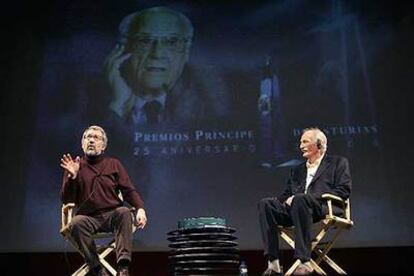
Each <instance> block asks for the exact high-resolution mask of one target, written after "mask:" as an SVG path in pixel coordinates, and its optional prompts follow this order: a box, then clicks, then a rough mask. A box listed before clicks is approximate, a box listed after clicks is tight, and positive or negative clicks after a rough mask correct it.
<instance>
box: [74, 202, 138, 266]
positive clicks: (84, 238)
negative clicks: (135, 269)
mask: <svg viewBox="0 0 414 276" xmlns="http://www.w3.org/2000/svg"><path fill="white" fill-rule="evenodd" d="M69 227H70V228H69V229H70V234H71V236H72V238H73V240H74V241H75V242H76V244H77V245H78V248H79V250H80V251H81V252H82V253H83V256H84V258H85V261H86V263H87V264H88V265H89V267H91V268H93V267H96V266H97V265H98V264H99V258H98V254H97V252H96V245H95V241H94V239H93V238H92V236H93V235H94V234H95V233H97V232H113V233H114V237H115V244H116V249H115V251H116V258H117V262H118V263H119V261H120V260H128V261H131V253H132V239H133V236H132V216H131V211H130V210H129V209H128V208H127V207H118V208H116V209H114V210H110V211H105V212H103V213H100V214H98V215H94V216H85V215H76V216H74V217H73V219H72V221H71V223H70V226H69Z"/></svg>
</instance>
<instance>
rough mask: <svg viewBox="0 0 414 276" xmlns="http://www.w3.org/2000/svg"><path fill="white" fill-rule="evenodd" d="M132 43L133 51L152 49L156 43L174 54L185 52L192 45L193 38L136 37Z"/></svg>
mask: <svg viewBox="0 0 414 276" xmlns="http://www.w3.org/2000/svg"><path fill="white" fill-rule="evenodd" d="M131 41H132V43H131V46H132V47H131V48H132V50H133V51H141V50H148V49H151V48H152V47H153V46H154V45H155V43H159V44H161V46H162V47H164V48H165V49H168V50H170V51H174V52H180V53H182V52H184V51H185V50H186V48H187V47H188V46H189V44H190V43H191V38H188V37H179V36H162V37H155V36H136V37H134V38H133V39H132V40H131Z"/></svg>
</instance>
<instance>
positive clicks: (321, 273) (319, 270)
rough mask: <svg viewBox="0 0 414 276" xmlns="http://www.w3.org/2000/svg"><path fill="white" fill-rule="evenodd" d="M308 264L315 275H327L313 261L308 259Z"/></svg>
mask: <svg viewBox="0 0 414 276" xmlns="http://www.w3.org/2000/svg"><path fill="white" fill-rule="evenodd" d="M310 263H311V266H312V268H313V269H314V270H315V272H316V273H318V274H319V275H328V274H326V272H325V271H324V270H323V269H322V268H321V267H320V266H319V265H318V264H317V263H316V262H315V261H314V260H312V259H310Z"/></svg>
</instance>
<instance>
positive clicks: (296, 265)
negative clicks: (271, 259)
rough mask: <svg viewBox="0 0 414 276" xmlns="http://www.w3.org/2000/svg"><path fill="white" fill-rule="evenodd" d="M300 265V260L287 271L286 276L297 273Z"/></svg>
mask: <svg viewBox="0 0 414 276" xmlns="http://www.w3.org/2000/svg"><path fill="white" fill-rule="evenodd" d="M299 265H300V260H296V261H295V262H294V263H293V265H292V266H291V267H290V268H289V270H288V271H286V273H285V276H290V275H292V274H293V272H295V269H296V268H297V267H298V266H299Z"/></svg>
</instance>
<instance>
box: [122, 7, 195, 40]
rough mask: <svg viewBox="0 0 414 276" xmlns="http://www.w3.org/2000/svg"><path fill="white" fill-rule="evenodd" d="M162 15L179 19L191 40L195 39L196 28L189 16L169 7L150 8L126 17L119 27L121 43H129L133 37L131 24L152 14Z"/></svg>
mask: <svg viewBox="0 0 414 276" xmlns="http://www.w3.org/2000/svg"><path fill="white" fill-rule="evenodd" d="M161 13H168V14H171V15H174V16H176V17H177V18H179V19H180V20H181V22H182V23H183V26H184V27H185V29H186V33H187V35H188V37H189V38H192V37H193V35H194V27H193V24H192V23H191V21H190V19H188V17H187V16H185V15H184V14H182V13H180V12H177V11H175V10H173V9H170V8H167V7H152V8H148V9H144V10H141V11H138V12H134V13H131V14H128V15H127V16H125V17H124V19H122V21H121V23H120V24H119V26H118V30H119V34H120V37H119V41H120V42H121V43H126V42H127V40H128V38H129V37H130V36H131V35H133V34H131V24H132V23H134V22H137V21H138V20H139V19H140V17H144V16H146V15H151V14H161Z"/></svg>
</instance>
